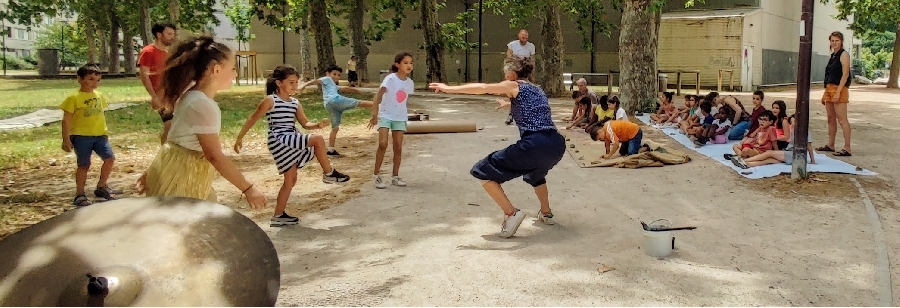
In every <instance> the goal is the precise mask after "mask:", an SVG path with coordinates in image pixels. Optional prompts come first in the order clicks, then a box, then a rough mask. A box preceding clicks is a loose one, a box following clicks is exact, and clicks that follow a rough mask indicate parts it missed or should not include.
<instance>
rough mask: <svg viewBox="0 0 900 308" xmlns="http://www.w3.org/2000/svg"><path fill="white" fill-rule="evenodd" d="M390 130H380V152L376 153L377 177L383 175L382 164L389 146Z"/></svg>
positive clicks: (383, 128)
mask: <svg viewBox="0 0 900 308" xmlns="http://www.w3.org/2000/svg"><path fill="white" fill-rule="evenodd" d="M388 132H389V130H388V128H387V127H381V128H378V150H376V151H375V175H378V174H379V173H381V164H382V163H383V162H384V152H386V151H387V145H388ZM395 144H396V142H395Z"/></svg>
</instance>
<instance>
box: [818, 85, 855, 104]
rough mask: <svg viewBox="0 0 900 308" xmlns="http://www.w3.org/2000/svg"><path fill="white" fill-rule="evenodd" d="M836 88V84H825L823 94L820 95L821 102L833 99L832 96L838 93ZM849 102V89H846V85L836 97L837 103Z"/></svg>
mask: <svg viewBox="0 0 900 308" xmlns="http://www.w3.org/2000/svg"><path fill="white" fill-rule="evenodd" d="M837 88H838V86H837V85H836V84H831V83H829V84H827V85H825V94H823V95H822V102H825V103H828V102H831V100H832V99H834V96H835V95H838V93H837ZM849 102H850V90H848V89H847V87H844V88H843V89H841V93H840V97H839V98H838V103H844V104H846V103H849Z"/></svg>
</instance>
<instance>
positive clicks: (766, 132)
mask: <svg viewBox="0 0 900 308" xmlns="http://www.w3.org/2000/svg"><path fill="white" fill-rule="evenodd" d="M774 121H775V114H773V113H772V111H770V110H766V111H763V113H762V114H761V115H760V116H759V128H757V129H756V131H754V132H753V133H751V134H749V135H748V136H752V139H751V140H750V142H749V143H741V144H735V145H734V146H733V147H732V150H734V155H737V156H740V157H743V158H748V157H752V156H756V155H759V154H762V153H765V152H766V151H769V150H771V149H772V148H773V147H774V146H775V142H776V141H777V140H778V135H777V134H776V133H775V127H774V126H772V123H773V122H774ZM734 155H730V154H725V156H726V157H725V159H731V157H732V156H734Z"/></svg>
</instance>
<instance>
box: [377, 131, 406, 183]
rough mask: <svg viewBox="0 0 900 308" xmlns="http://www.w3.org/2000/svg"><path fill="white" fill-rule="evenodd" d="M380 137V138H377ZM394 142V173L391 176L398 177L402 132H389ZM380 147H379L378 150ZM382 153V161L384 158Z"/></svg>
mask: <svg viewBox="0 0 900 308" xmlns="http://www.w3.org/2000/svg"><path fill="white" fill-rule="evenodd" d="M379 137H380V136H379ZM391 137H393V139H394V140H393V141H394V166H393V167H394V173H393V176H398V175H400V162H401V161H402V160H403V131H402V130H396V131H392V132H391ZM380 147H381V145H379V148H380ZM383 156H384V153H383V152H382V159H383V158H384V157H383Z"/></svg>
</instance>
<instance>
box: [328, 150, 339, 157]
mask: <svg viewBox="0 0 900 308" xmlns="http://www.w3.org/2000/svg"><path fill="white" fill-rule="evenodd" d="M325 154H328V156H341V153H338V151H337V150H335V149H331V150H328V152H327V153H325Z"/></svg>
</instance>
